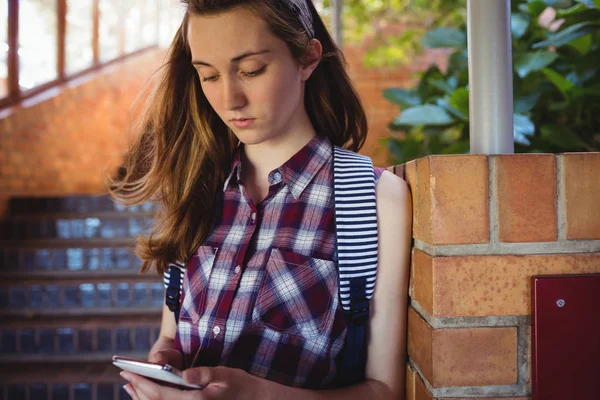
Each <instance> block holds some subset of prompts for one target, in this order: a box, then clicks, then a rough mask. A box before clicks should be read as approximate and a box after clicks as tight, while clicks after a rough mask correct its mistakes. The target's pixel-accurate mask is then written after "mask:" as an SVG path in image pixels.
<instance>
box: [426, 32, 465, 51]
mask: <svg viewBox="0 0 600 400" xmlns="http://www.w3.org/2000/svg"><path fill="white" fill-rule="evenodd" d="M422 43H423V46H425V47H428V48H430V49H440V48H453V49H464V48H466V47H467V35H466V33H465V32H463V31H461V30H459V29H456V28H436V29H433V30H430V31H429V32H427V34H426V35H425V37H423V40H422Z"/></svg>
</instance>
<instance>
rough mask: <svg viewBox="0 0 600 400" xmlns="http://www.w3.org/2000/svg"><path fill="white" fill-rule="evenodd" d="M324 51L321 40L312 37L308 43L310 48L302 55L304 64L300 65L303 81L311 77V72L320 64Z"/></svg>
mask: <svg viewBox="0 0 600 400" xmlns="http://www.w3.org/2000/svg"><path fill="white" fill-rule="evenodd" d="M322 53H323V46H321V42H319V39H311V40H310V42H309V43H308V48H307V49H306V52H305V53H304V55H303V56H302V59H301V61H302V64H303V65H302V66H301V67H300V74H301V77H302V82H305V81H307V80H308V78H310V76H311V74H312V73H313V71H314V70H315V68H317V65H319V62H320V61H321V54H322Z"/></svg>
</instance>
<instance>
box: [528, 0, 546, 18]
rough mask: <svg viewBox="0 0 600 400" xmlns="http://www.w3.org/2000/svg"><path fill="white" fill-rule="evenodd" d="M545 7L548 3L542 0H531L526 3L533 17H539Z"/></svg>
mask: <svg viewBox="0 0 600 400" xmlns="http://www.w3.org/2000/svg"><path fill="white" fill-rule="evenodd" d="M546 7H548V5H547V4H546V3H545V2H544V1H542V0H533V1H530V2H529V3H527V8H528V10H529V13H530V14H531V16H532V17H533V18H537V17H539V15H540V14H541V13H542V11H544V10H545V9H546Z"/></svg>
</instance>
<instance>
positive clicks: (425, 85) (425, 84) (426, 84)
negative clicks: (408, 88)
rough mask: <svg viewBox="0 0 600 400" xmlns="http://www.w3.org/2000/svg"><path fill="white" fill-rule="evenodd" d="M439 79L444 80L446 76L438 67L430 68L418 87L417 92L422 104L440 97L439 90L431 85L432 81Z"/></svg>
mask: <svg viewBox="0 0 600 400" xmlns="http://www.w3.org/2000/svg"><path fill="white" fill-rule="evenodd" d="M437 79H444V74H442V72H441V71H440V69H439V68H438V67H437V65H432V66H431V67H429V69H428V70H427V71H425V73H424V74H423V75H422V76H421V81H420V82H419V85H418V86H417V92H418V93H419V97H420V98H421V103H427V102H429V101H428V100H430V98H431V97H438V96H439V95H440V93H439V89H438V88H436V87H435V86H433V85H432V84H431V82H432V81H435V80H437Z"/></svg>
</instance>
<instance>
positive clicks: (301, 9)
mask: <svg viewBox="0 0 600 400" xmlns="http://www.w3.org/2000/svg"><path fill="white" fill-rule="evenodd" d="M307 1H310V0H283V2H284V3H285V4H286V5H287V6H288V8H290V9H291V10H292V11H293V12H294V14H296V15H297V16H298V18H299V19H300V22H301V23H302V26H303V27H304V29H305V30H306V33H307V34H308V38H309V39H312V38H314V36H315V31H314V29H313V23H312V15H311V13H310V9H309V8H308V4H306V2H307Z"/></svg>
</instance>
